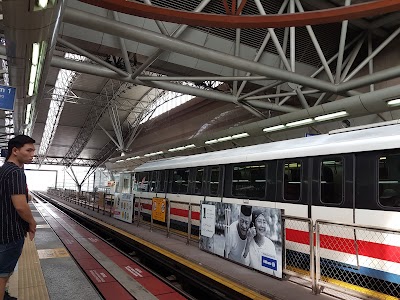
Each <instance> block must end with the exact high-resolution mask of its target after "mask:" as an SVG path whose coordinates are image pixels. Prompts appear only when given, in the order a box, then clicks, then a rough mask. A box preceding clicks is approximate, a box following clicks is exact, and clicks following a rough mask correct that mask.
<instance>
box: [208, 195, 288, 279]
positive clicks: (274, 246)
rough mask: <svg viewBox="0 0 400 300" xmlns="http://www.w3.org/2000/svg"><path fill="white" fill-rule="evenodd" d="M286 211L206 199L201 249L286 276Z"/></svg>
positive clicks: (276, 275)
mask: <svg viewBox="0 0 400 300" xmlns="http://www.w3.org/2000/svg"><path fill="white" fill-rule="evenodd" d="M212 207H213V208H212ZM204 214H205V216H204ZM282 214H283V211H282V210H281V209H276V208H268V207H261V206H250V205H240V204H231V203H220V202H203V203H202V205H201V218H200V219H201V221H200V222H201V224H200V229H201V231H200V249H202V250H205V251H208V252H212V253H214V254H217V255H219V256H222V257H225V258H227V259H230V260H233V261H235V262H237V263H240V264H243V265H245V266H248V267H251V268H254V269H256V270H259V271H261V272H263V273H266V274H268V275H271V276H275V277H278V278H282V262H283V251H284V249H283V243H282V241H283V236H282V235H283V232H284V231H283V222H282ZM213 220H214V221H213ZM203 224H204V225H203ZM213 224H214V226H213ZM211 227H213V229H211Z"/></svg>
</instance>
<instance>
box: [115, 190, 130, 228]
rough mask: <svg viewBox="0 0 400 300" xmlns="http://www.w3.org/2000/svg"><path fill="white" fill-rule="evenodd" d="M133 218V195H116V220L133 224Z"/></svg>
mask: <svg viewBox="0 0 400 300" xmlns="http://www.w3.org/2000/svg"><path fill="white" fill-rule="evenodd" d="M132 216H133V194H128V193H115V194H114V218H115V219H118V220H122V221H125V222H128V223H132Z"/></svg>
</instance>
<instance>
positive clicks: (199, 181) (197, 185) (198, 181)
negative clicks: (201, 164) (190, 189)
mask: <svg viewBox="0 0 400 300" xmlns="http://www.w3.org/2000/svg"><path fill="white" fill-rule="evenodd" d="M203 175H204V168H197V169H196V176H195V180H194V194H195V195H200V194H201V193H202V187H203Z"/></svg>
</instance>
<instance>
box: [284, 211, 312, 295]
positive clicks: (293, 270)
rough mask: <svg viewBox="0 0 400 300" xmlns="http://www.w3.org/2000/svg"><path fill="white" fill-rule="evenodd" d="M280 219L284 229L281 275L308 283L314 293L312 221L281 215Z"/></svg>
mask: <svg viewBox="0 0 400 300" xmlns="http://www.w3.org/2000/svg"><path fill="white" fill-rule="evenodd" d="M282 218H283V220H284V229H285V247H284V249H285V255H284V265H283V267H284V268H283V273H284V274H286V275H289V276H295V277H299V278H302V279H304V280H306V281H308V282H310V283H311V287H312V290H313V291H314V292H315V291H316V286H315V260H314V229H313V221H312V220H311V219H310V218H301V217H294V216H287V215H283V216H282ZM299 241H300V242H301V243H299Z"/></svg>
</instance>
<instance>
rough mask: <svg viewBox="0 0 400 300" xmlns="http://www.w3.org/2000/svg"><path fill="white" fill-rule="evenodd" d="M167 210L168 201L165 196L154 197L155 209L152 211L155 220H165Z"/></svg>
mask: <svg viewBox="0 0 400 300" xmlns="http://www.w3.org/2000/svg"><path fill="white" fill-rule="evenodd" d="M166 210H167V201H166V200H165V198H157V197H154V198H153V211H152V213H151V215H152V217H153V220H156V221H160V222H165V215H166V213H165V211H166Z"/></svg>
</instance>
